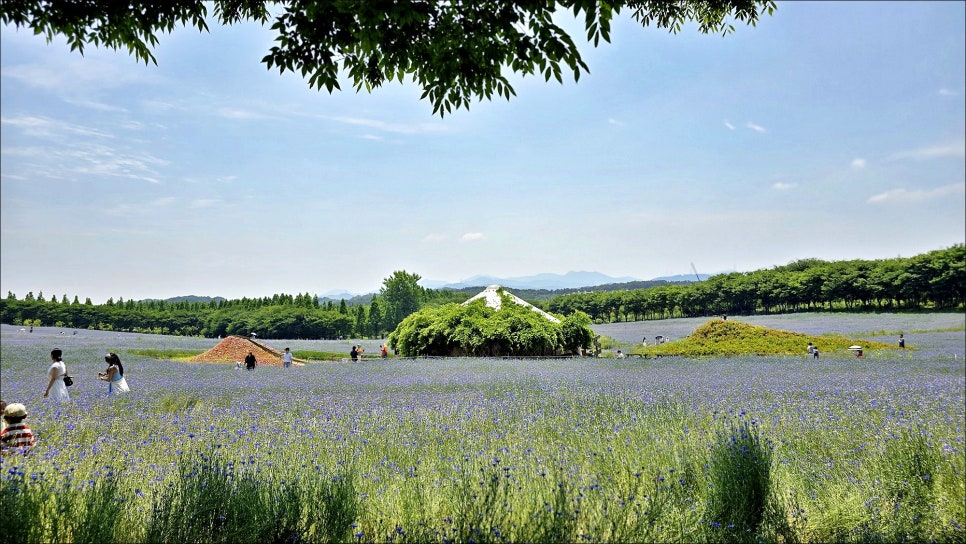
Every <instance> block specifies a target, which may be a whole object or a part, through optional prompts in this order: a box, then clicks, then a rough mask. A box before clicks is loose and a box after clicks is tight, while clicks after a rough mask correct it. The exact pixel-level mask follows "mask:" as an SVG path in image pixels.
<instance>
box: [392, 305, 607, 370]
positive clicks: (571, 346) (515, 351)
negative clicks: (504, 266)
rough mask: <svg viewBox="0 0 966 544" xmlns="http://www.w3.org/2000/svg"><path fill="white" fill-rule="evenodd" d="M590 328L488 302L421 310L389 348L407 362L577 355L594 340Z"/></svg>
mask: <svg viewBox="0 0 966 544" xmlns="http://www.w3.org/2000/svg"><path fill="white" fill-rule="evenodd" d="M589 324H590V318H589V317H587V316H586V315H584V314H575V315H572V316H569V317H567V318H565V319H564V320H562V321H561V322H560V323H554V322H553V321H550V320H549V319H547V318H546V317H544V316H543V315H541V314H539V313H537V312H534V311H532V310H531V309H528V308H526V307H523V306H521V305H519V304H516V303H514V302H512V301H510V300H509V299H508V298H507V297H504V301H503V305H502V307H501V308H500V310H499V311H497V310H494V309H493V308H490V307H488V306H486V303H485V301H483V300H478V301H474V302H472V303H470V304H467V305H462V304H446V305H444V306H438V307H433V308H427V309H424V310H421V311H419V312H417V313H415V314H413V315H410V316H409V317H407V318H406V319H404V320H403V322H402V323H400V325H399V327H397V328H396V330H394V331H393V332H392V333H391V334H390V335H389V344H390V345H391V346H393V347H394V348H396V349H398V350H399V352H400V354H401V355H402V356H404V357H416V356H458V355H470V356H482V357H506V356H550V355H562V354H576V353H578V352H579V350H580V348H585V347H588V346H589V345H590V341H591V340H592V339H593V331H591V330H590V328H589Z"/></svg>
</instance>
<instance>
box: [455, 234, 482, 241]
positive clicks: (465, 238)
mask: <svg viewBox="0 0 966 544" xmlns="http://www.w3.org/2000/svg"><path fill="white" fill-rule="evenodd" d="M483 238H484V236H483V233H482V232H467V233H466V234H464V235H463V236H461V237H460V241H461V242H476V241H477V240H482V239H483Z"/></svg>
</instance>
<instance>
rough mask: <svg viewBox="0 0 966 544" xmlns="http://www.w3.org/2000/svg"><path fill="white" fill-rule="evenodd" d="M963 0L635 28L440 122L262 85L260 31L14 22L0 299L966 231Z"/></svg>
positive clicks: (265, 38)
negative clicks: (723, 30) (581, 59)
mask: <svg viewBox="0 0 966 544" xmlns="http://www.w3.org/2000/svg"><path fill="white" fill-rule="evenodd" d="M964 7H966V3H963V2H934V3H930V2H894V3H884V2H827V3H808V2H786V3H780V4H779V7H778V10H777V11H776V12H775V14H774V15H773V16H771V17H765V18H764V19H762V20H761V21H760V22H759V24H758V26H757V27H754V28H751V27H744V26H739V27H737V29H736V31H735V32H734V33H733V34H731V35H729V36H726V37H721V36H714V35H712V36H707V35H702V34H699V33H698V32H697V31H696V30H695V29H694V28H693V27H689V28H686V29H684V30H683V31H682V32H681V33H679V34H676V35H674V34H669V33H667V32H666V31H663V30H658V29H653V28H648V29H642V28H640V27H638V26H637V25H636V23H634V22H633V21H632V20H630V19H629V17H628V16H627V15H626V14H624V15H623V16H621V18H620V21H618V22H617V23H616V24H615V28H614V31H613V35H612V43H610V44H603V45H601V46H600V47H598V48H596V49H595V48H593V47H592V46H591V45H589V44H587V45H586V47H582V52H583V53H584V55H585V60H586V62H587V64H588V65H589V67H590V74H585V75H583V76H582V77H581V78H580V81H579V82H578V83H574V82H573V79H572V78H570V79H569V80H568V79H566V78H565V80H564V81H565V83H564V84H563V85H560V84H558V83H556V82H553V83H546V82H544V81H543V80H542V79H541V78H533V77H528V78H522V79H521V78H519V77H514V78H512V81H513V82H514V86H515V88H516V91H517V96H516V97H514V98H513V99H511V100H510V101H509V102H507V101H506V100H503V99H496V100H494V101H492V102H475V103H472V104H471V109H470V110H469V111H465V110H460V111H458V112H455V113H453V114H452V115H447V116H446V117H445V118H443V119H440V118H439V117H435V116H433V115H432V106H431V105H430V104H429V103H428V102H425V101H420V100H419V95H420V93H421V89H420V88H418V87H417V86H415V85H414V84H412V83H407V84H405V85H400V84H398V83H393V84H391V85H389V86H387V87H383V88H381V89H376V90H374V91H373V92H372V93H366V92H364V91H363V92H362V93H356V92H355V91H354V90H353V89H352V86H351V83H350V82H349V81H348V80H345V81H344V83H343V87H344V89H346V90H343V91H341V92H336V93H335V94H332V95H329V94H328V93H327V92H325V91H322V92H319V91H315V90H312V89H310V88H309V87H308V84H307V82H306V81H305V80H303V79H302V78H301V77H300V76H298V75H295V74H292V73H286V74H284V75H279V73H278V71H268V70H267V69H266V68H265V66H264V65H263V64H261V62H260V60H261V58H262V57H263V56H264V55H265V54H266V53H267V52H268V49H269V48H270V47H271V45H272V38H273V36H272V34H271V31H270V30H269V29H268V27H265V28H262V27H260V26H258V25H251V24H246V25H237V26H233V27H219V26H214V25H212V27H211V32H210V33H207V34H202V33H199V32H198V31H197V30H194V29H178V30H176V31H175V32H174V33H173V34H167V35H161V36H160V44H159V46H158V47H157V48H156V49H155V56H156V57H157V61H158V65H157V66H155V65H153V64H152V65H148V66H146V65H144V64H143V63H141V64H139V63H138V62H137V61H135V59H134V58H133V57H131V56H129V55H128V54H127V53H126V52H124V51H118V52H115V51H111V50H108V49H97V48H94V47H89V48H88V49H87V50H86V51H85V54H84V56H81V55H80V54H78V53H76V52H73V53H72V52H70V50H69V48H68V47H67V46H66V45H64V40H63V38H59V37H58V38H55V40H54V41H53V42H52V43H50V44H47V43H46V41H45V40H44V38H43V37H38V36H34V35H32V33H31V32H30V31H28V30H24V29H20V30H17V29H14V28H13V27H3V28H2V33H0V91H2V92H0V109H2V119H0V121H2V123H0V130H2V144H0V159H2V160H0V201H2V214H0V227H2V229H0V230H2V240H0V292H2V293H3V294H4V295H5V294H6V293H7V292H8V291H12V292H13V293H15V294H16V295H17V296H18V297H23V296H24V295H25V294H26V293H27V292H28V291H32V292H33V293H34V294H35V295H36V294H38V293H39V292H43V293H44V295H45V296H46V297H47V298H49V297H50V296H51V295H55V296H57V297H58V298H60V297H61V296H62V295H64V294H66V295H67V296H68V298H69V299H71V300H73V298H74V296H78V297H79V298H80V299H81V300H83V299H84V298H86V297H90V298H91V300H93V301H94V302H95V303H102V302H104V301H106V300H107V299H108V298H109V297H113V298H114V299H115V300H116V299H118V298H124V299H125V300H127V299H141V298H167V297H173V296H179V295H190V294H194V295H207V296H223V297H228V298H241V297H244V296H248V297H261V296H271V295H272V294H275V293H289V294H296V293H304V292H309V293H318V294H324V293H326V292H330V291H334V290H342V289H345V290H348V291H351V292H355V293H365V292H371V291H376V290H378V288H379V287H380V285H381V284H382V281H383V279H385V278H387V277H388V276H390V275H391V274H392V272H393V271H394V270H406V271H407V272H411V273H416V274H419V275H420V276H422V277H423V278H425V279H427V280H443V281H453V282H455V281H459V280H462V279H465V278H469V277H471V276H475V275H479V274H487V275H493V276H502V277H513V276H526V275H531V274H538V273H544V272H550V273H560V274H562V273H565V272H567V271H572V270H574V271H576V270H587V271H598V272H602V273H605V274H608V275H611V276H615V277H619V276H630V277H636V278H640V279H650V278H654V277H659V276H666V275H674V274H684V273H689V272H690V269H691V264H690V263H692V262H693V263H695V266H696V267H697V268H698V270H699V271H700V272H702V273H715V272H721V271H730V270H737V271H751V270H756V269H760V268H770V267H772V266H776V265H783V264H787V263H788V262H790V261H793V260H797V259H801V258H810V257H814V258H820V259H827V260H845V259H856V258H862V259H879V258H890V257H895V256H903V257H909V256H913V255H916V254H919V253H923V252H926V251H930V250H934V249H941V248H944V247H949V246H950V245H953V244H957V243H963V242H964V239H966V234H964V231H966V204H964V199H966V194H964V193H966V159H964V149H966V143H964V139H966V138H964V135H966V114H964V97H966V96H964V93H966V61H964V46H966V33H964V26H966V23H964V21H966V13H964V11H966V10H964ZM573 28H576V27H573ZM580 36H582V33H578V34H577V37H578V38H579V37H580Z"/></svg>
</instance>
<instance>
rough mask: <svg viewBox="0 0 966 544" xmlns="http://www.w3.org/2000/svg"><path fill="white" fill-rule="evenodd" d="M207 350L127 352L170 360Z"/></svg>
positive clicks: (187, 357) (192, 355)
mask: <svg viewBox="0 0 966 544" xmlns="http://www.w3.org/2000/svg"><path fill="white" fill-rule="evenodd" d="M205 351H207V350H203V349H129V350H126V353H130V354H131V355H140V356H142V357H150V358H152V359H166V360H169V361H185V360H187V359H190V358H192V357H195V356H198V355H201V354H202V353H204V352H205Z"/></svg>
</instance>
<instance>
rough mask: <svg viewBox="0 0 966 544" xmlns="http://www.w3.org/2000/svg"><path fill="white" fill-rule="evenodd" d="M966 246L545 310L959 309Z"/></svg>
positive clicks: (564, 301) (965, 282)
mask: <svg viewBox="0 0 966 544" xmlns="http://www.w3.org/2000/svg"><path fill="white" fill-rule="evenodd" d="M964 247H966V246H963V244H958V245H955V246H952V247H950V248H947V249H941V250H935V251H930V252H928V253H924V254H921V255H917V256H915V257H909V258H901V257H897V258H893V259H879V260H861V259H856V260H850V261H823V260H819V259H802V260H798V261H795V262H792V263H790V264H787V265H784V266H776V267H774V268H771V269H762V270H756V271H753V272H733V273H729V274H719V275H715V276H711V277H710V278H708V279H706V280H704V281H701V282H693V283H688V284H684V285H680V284H679V285H666V286H659V287H653V288H650V289H634V290H626V291H610V292H585V293H574V294H567V295H561V296H559V297H555V298H553V299H551V300H549V301H547V302H546V303H544V304H543V306H544V309H545V310H547V311H550V312H553V313H557V314H563V315H569V314H570V313H572V312H574V311H576V310H580V311H582V312H584V313H586V314H588V315H590V316H591V318H592V319H593V320H594V321H595V322H597V323H602V322H613V321H638V320H647V319H667V318H673V317H699V316H708V315H722V314H725V315H727V314H731V315H753V314H769V313H791V312H803V311H835V310H844V311H850V312H881V311H919V310H926V309H936V310H954V309H957V308H959V309H961V308H963V305H964V299H966V249H964Z"/></svg>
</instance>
